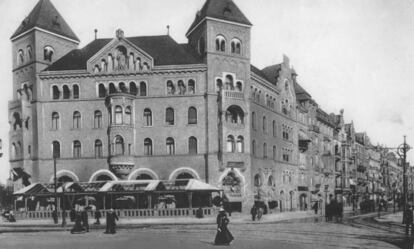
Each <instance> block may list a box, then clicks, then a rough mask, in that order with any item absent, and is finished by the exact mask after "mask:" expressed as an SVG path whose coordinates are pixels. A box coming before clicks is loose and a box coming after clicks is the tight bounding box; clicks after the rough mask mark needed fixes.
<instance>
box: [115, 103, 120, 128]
mask: <svg viewBox="0 0 414 249" xmlns="http://www.w3.org/2000/svg"><path fill="white" fill-rule="evenodd" d="M115 124H122V107H121V106H119V105H118V106H116V107H115Z"/></svg>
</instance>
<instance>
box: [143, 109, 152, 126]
mask: <svg viewBox="0 0 414 249" xmlns="http://www.w3.org/2000/svg"><path fill="white" fill-rule="evenodd" d="M144 126H152V111H151V109H149V108H145V109H144Z"/></svg>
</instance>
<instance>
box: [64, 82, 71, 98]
mask: <svg viewBox="0 0 414 249" xmlns="http://www.w3.org/2000/svg"><path fill="white" fill-rule="evenodd" d="M69 98H70V90H69V87H68V86H67V85H63V99H69Z"/></svg>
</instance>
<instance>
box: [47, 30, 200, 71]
mask: <svg viewBox="0 0 414 249" xmlns="http://www.w3.org/2000/svg"><path fill="white" fill-rule="evenodd" d="M125 40H126V41H127V42H129V43H130V44H131V45H134V46H135V47H137V48H139V49H140V50H142V51H143V52H145V53H146V54H148V55H149V56H151V57H152V59H153V64H154V65H155V66H165V65H191V64H202V63H203V60H202V58H200V56H198V55H197V54H196V52H195V51H194V50H193V49H192V48H191V47H189V45H188V44H178V43H177V42H175V41H174V40H173V39H172V38H171V37H170V36H167V35H163V36H139V37H126V38H125ZM111 41H113V39H96V40H94V41H92V42H90V43H89V44H88V45H86V46H85V47H83V48H82V49H75V50H72V51H71V52H69V53H68V54H66V55H65V56H63V57H62V58H61V59H59V60H57V61H56V62H55V63H53V64H52V65H51V66H50V67H48V68H47V69H46V71H65V70H86V69H87V62H88V60H89V59H91V58H92V57H94V56H95V55H96V54H97V53H98V52H99V51H101V50H102V49H104V47H105V46H107V45H108V44H109V43H110V42H111Z"/></svg>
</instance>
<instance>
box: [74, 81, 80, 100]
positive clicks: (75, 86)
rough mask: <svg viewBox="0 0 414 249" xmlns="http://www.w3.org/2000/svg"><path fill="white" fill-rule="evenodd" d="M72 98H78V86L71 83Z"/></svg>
mask: <svg viewBox="0 0 414 249" xmlns="http://www.w3.org/2000/svg"><path fill="white" fill-rule="evenodd" d="M73 98H74V99H79V86H78V85H76V84H75V85H73Z"/></svg>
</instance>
